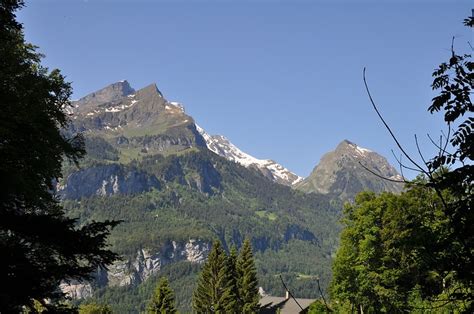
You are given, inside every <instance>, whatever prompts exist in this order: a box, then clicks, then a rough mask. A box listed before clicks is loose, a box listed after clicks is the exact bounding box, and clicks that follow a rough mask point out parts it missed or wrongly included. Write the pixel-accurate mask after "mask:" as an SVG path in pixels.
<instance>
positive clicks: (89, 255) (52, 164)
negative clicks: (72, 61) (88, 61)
mask: <svg viewBox="0 0 474 314" xmlns="http://www.w3.org/2000/svg"><path fill="white" fill-rule="evenodd" d="M22 6H23V1H19V0H2V1H1V2H0V100H1V111H0V206H1V207H0V251H1V252H2V258H1V259H0V283H1V284H0V311H1V312H2V313H3V312H5V313H10V312H18V311H19V309H20V308H21V307H22V306H32V305H33V302H34V301H33V300H34V299H36V300H38V301H40V302H44V300H45V299H49V300H51V301H54V300H55V299H57V298H60V297H62V294H61V293H60V291H58V286H59V283H60V282H61V281H62V280H68V279H77V280H82V279H87V278H89V275H90V273H91V272H92V271H93V270H95V269H96V268H97V267H104V266H106V265H107V264H109V263H111V262H112V261H113V260H115V259H116V257H117V256H116V255H115V254H114V253H112V252H111V251H109V250H107V248H106V238H107V235H108V234H109V231H110V228H111V227H113V226H115V225H116V223H115V222H108V221H106V222H93V223H90V224H87V225H83V226H81V227H77V226H76V220H74V219H70V218H67V217H66V216H65V214H64V211H63V208H62V207H61V205H60V204H59V200H58V199H57V197H56V196H55V195H54V193H53V191H54V182H55V181H56V180H57V179H58V178H59V177H60V176H61V164H62V161H63V158H64V157H66V158H68V159H70V160H72V161H75V162H77V160H78V159H79V158H80V157H81V156H82V155H83V154H84V150H83V142H82V140H81V138H80V137H78V136H76V137H73V138H66V137H65V136H64V135H63V133H62V132H61V130H62V129H63V128H64V127H66V125H67V123H68V117H67V115H66V114H65V112H64V108H65V107H67V106H68V105H69V97H70V95H71V87H70V85H69V83H66V82H65V81H64V77H63V76H62V75H61V74H60V72H59V71H58V70H53V71H51V72H49V71H48V69H46V68H44V67H42V66H41V64H40V59H41V55H40V54H38V53H37V52H36V51H35V47H34V46H32V45H31V44H27V43H25V41H24V36H23V32H22V25H21V24H19V23H18V22H17V21H16V20H15V18H16V16H15V11H16V10H18V9H19V8H21V7H22ZM52 304H54V302H53V303H48V304H46V305H45V306H47V307H52V306H53V305H52Z"/></svg>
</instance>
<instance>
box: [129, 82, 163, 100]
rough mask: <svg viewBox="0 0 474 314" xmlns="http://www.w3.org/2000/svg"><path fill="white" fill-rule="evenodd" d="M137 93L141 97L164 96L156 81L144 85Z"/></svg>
mask: <svg viewBox="0 0 474 314" xmlns="http://www.w3.org/2000/svg"><path fill="white" fill-rule="evenodd" d="M136 95H137V96H138V97H139V98H141V99H149V98H153V97H159V98H163V94H162V93H161V92H160V90H159V89H158V87H157V86H156V83H153V84H150V85H148V86H145V87H143V88H142V89H140V90H138V91H137V93H136Z"/></svg>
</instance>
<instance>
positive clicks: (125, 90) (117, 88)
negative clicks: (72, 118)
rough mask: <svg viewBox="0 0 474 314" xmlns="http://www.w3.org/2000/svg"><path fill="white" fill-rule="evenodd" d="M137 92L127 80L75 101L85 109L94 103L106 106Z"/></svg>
mask: <svg viewBox="0 0 474 314" xmlns="http://www.w3.org/2000/svg"><path fill="white" fill-rule="evenodd" d="M134 92H135V90H134V89H133V88H132V87H131V86H130V84H129V83H128V81H127V80H123V81H119V82H115V83H112V84H110V85H107V86H106V87H104V88H102V89H99V90H98V91H95V92H93V93H90V94H89V95H86V96H84V97H82V98H81V99H79V100H78V101H75V104H76V105H77V106H80V107H83V106H87V105H88V104H91V103H94V105H98V104H104V103H108V102H114V101H117V100H119V99H121V98H123V97H125V96H128V95H130V94H133V93H134Z"/></svg>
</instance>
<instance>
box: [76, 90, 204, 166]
mask: <svg viewBox="0 0 474 314" xmlns="http://www.w3.org/2000/svg"><path fill="white" fill-rule="evenodd" d="M70 113H72V121H73V123H72V125H71V128H72V129H73V130H74V131H79V132H83V134H85V135H87V136H89V135H90V136H97V135H99V134H100V135H101V136H105V137H106V138H107V140H108V141H110V142H111V144H114V142H115V143H119V145H120V147H121V152H123V155H124V157H123V158H125V159H126V158H130V157H129V156H134V157H138V158H140V157H141V156H145V155H147V154H152V153H165V152H166V153H172V152H178V151H183V150H186V149H189V148H192V147H196V146H199V147H203V146H205V144H204V140H203V139H202V137H201V136H200V135H199V133H198V132H197V131H196V128H195V127H194V120H193V118H192V117H190V116H188V115H186V113H185V112H184V107H183V106H182V105H181V104H179V103H176V102H169V101H168V100H166V99H165V98H164V96H163V94H162V93H161V91H160V90H159V89H158V87H157V86H156V84H154V83H153V84H150V85H148V86H145V87H143V88H141V89H139V90H135V89H133V88H132V87H130V85H129V83H128V82H127V81H120V82H117V83H114V84H111V85H109V86H106V87H105V88H102V89H100V90H98V91H96V92H94V93H91V94H89V95H87V96H85V97H83V98H81V99H80V100H79V101H76V102H73V108H72V110H71V112H70ZM127 154H128V155H127Z"/></svg>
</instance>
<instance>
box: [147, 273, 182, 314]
mask: <svg viewBox="0 0 474 314" xmlns="http://www.w3.org/2000/svg"><path fill="white" fill-rule="evenodd" d="M147 313H148V314H161V313H165V314H166V313H171V314H174V313H176V307H175V299H174V292H173V289H171V287H170V285H169V282H168V279H167V278H166V277H162V278H161V279H160V281H159V282H158V286H157V287H156V289H155V293H154V294H153V297H152V299H151V301H150V303H149V304H148V309H147Z"/></svg>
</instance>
